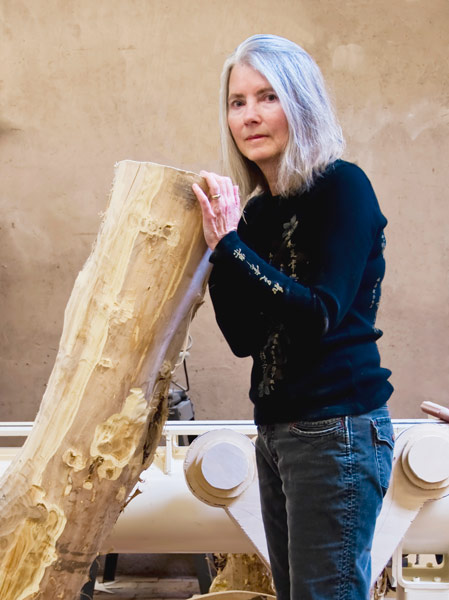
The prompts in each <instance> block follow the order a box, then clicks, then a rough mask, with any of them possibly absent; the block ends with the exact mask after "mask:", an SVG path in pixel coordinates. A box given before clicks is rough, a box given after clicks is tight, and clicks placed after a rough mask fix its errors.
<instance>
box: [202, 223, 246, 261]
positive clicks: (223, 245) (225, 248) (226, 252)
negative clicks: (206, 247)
mask: <svg viewBox="0 0 449 600" xmlns="http://www.w3.org/2000/svg"><path fill="white" fill-rule="evenodd" d="M239 242H240V238H239V235H238V233H237V231H230V232H229V233H227V234H226V235H225V236H224V237H222V238H221V240H220V241H219V242H218V244H217V245H216V246H215V250H214V251H213V252H212V254H211V255H210V256H209V261H210V262H211V263H212V264H213V265H215V264H216V263H217V262H220V260H222V259H223V258H226V257H229V256H230V255H231V254H232V251H233V250H234V248H235V247H236V245H237V244H238V243H239Z"/></svg>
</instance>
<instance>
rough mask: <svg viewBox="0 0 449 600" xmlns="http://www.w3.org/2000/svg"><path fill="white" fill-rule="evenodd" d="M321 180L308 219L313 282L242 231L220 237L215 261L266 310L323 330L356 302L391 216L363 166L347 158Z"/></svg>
mask: <svg viewBox="0 0 449 600" xmlns="http://www.w3.org/2000/svg"><path fill="white" fill-rule="evenodd" d="M317 185H319V186H320V193H319V194H316V195H315V196H314V197H313V198H312V199H311V201H316V202H318V205H317V206H316V207H314V210H313V214H314V215H315V216H314V218H313V219H312V220H311V221H310V222H308V223H307V226H309V227H312V228H313V231H312V233H313V238H314V248H315V251H314V256H313V261H314V266H313V276H312V278H311V284H310V285H308V286H305V285H302V284H301V283H300V282H298V281H295V280H294V279H292V278H291V277H289V276H288V275H286V274H284V273H282V272H280V271H279V270H278V269H276V268H275V267H273V266H272V265H270V264H269V263H268V262H266V261H264V260H263V259H262V258H261V257H259V256H258V255H257V254H256V253H255V252H254V251H253V250H252V249H251V248H250V247H249V246H248V245H247V244H245V243H244V242H243V241H242V239H241V237H240V236H239V235H238V233H237V232H231V233H229V234H227V235H226V236H225V237H224V238H223V239H222V240H221V241H220V242H219V244H218V245H217V247H216V249H215V251H214V252H213V254H212V256H211V262H213V263H214V264H215V265H217V266H218V265H220V266H224V265H226V268H227V269H228V272H229V273H233V274H234V276H236V277H237V276H238V278H239V279H243V280H244V281H245V282H246V286H247V289H248V290H250V291H251V295H252V296H254V297H256V298H257V306H258V307H259V310H260V311H261V312H262V313H264V314H266V315H270V317H271V318H276V317H277V318H278V320H283V321H284V322H286V324H287V326H288V325H289V324H290V323H292V324H294V323H296V324H297V323H298V319H300V320H303V319H306V320H310V321H313V322H315V323H317V324H318V327H315V328H314V329H315V331H316V332H317V333H318V335H323V334H325V333H326V332H327V331H329V330H333V329H335V328H336V327H338V325H339V324H340V323H341V321H342V320H343V318H344V317H345V315H346V314H347V311H348V310H349V308H350V307H351V304H352V302H353V300H354V298H355V296H356V294H357V291H358V289H359V286H360V282H361V279H362V276H363V273H364V270H365V268H366V264H367V261H368V257H369V255H370V252H371V250H372V248H373V244H374V240H375V238H376V236H377V234H378V232H379V229H382V228H383V226H384V225H385V224H386V220H385V218H384V217H383V216H382V214H381V212H380V209H379V207H378V204H377V199H376V196H375V194H374V191H373V189H372V187H371V184H370V182H369V180H368V178H367V177H366V175H365V174H364V173H363V171H362V170H361V169H359V168H358V167H357V166H355V165H353V164H350V163H343V164H342V165H341V166H339V167H337V168H335V169H334V170H333V171H332V172H331V173H330V174H328V175H327V176H326V177H325V178H324V179H323V180H322V181H320V182H318V184H317ZM300 201H301V200H298V202H300ZM228 325H229V326H231V323H228ZM249 333H250V332H249ZM225 337H227V336H226V334H225Z"/></svg>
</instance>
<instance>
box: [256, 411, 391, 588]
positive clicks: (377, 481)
mask: <svg viewBox="0 0 449 600" xmlns="http://www.w3.org/2000/svg"><path fill="white" fill-rule="evenodd" d="M393 440H394V437H393V427H392V424H391V420H390V416H389V413H388V409H387V407H386V406H384V407H382V408H380V409H376V410H374V411H372V412H370V413H367V414H364V415H357V416H348V417H338V418H332V419H326V420H324V421H298V422H296V423H284V424H277V425H259V427H258V437H257V440H256V457H257V469H258V473H259V485H260V495H261V504H262V515H263V520H264V526H265V533H266V536H267V541H268V550H269V554H270V562H271V567H272V572H273V579H274V585H275V588H276V593H277V598H278V600H368V598H369V588H370V576H371V556H370V553H371V543H372V539H373V534H374V527H375V523H376V517H377V515H378V514H379V512H380V508H381V505H382V499H383V496H384V495H385V492H386V490H387V487H388V482H389V478H390V474H391V466H392V459H393V444H394V441H393Z"/></svg>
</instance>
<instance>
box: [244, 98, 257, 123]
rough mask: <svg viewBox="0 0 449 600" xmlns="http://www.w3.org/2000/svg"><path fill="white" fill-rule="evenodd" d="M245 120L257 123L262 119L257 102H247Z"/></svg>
mask: <svg viewBox="0 0 449 600" xmlns="http://www.w3.org/2000/svg"><path fill="white" fill-rule="evenodd" d="M243 120H244V122H245V124H246V123H255V122H259V121H260V114H259V111H258V110H257V104H256V103H255V102H247V103H246V105H245V111H244V114H243Z"/></svg>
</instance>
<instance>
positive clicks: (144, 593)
mask: <svg viewBox="0 0 449 600" xmlns="http://www.w3.org/2000/svg"><path fill="white" fill-rule="evenodd" d="M97 587H102V584H101V583H100V584H97ZM199 593H200V590H199V585H198V581H197V579H194V578H189V579H185V578H184V579H180V578H178V579H157V578H154V577H153V578H151V577H136V576H133V577H128V576H122V577H120V578H118V579H117V581H115V582H113V583H108V584H106V586H105V587H104V588H103V589H102V590H100V589H98V590H96V591H95V593H94V597H93V600H108V599H110V600H186V599H187V598H191V597H192V596H194V595H195V594H199ZM395 597H396V595H395V594H394V592H389V593H388V595H387V596H386V597H385V598H386V600H387V599H388V600H390V599H391V600H393V599H394V598H395ZM83 600H84V599H83ZM86 600H87V599H86Z"/></svg>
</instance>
